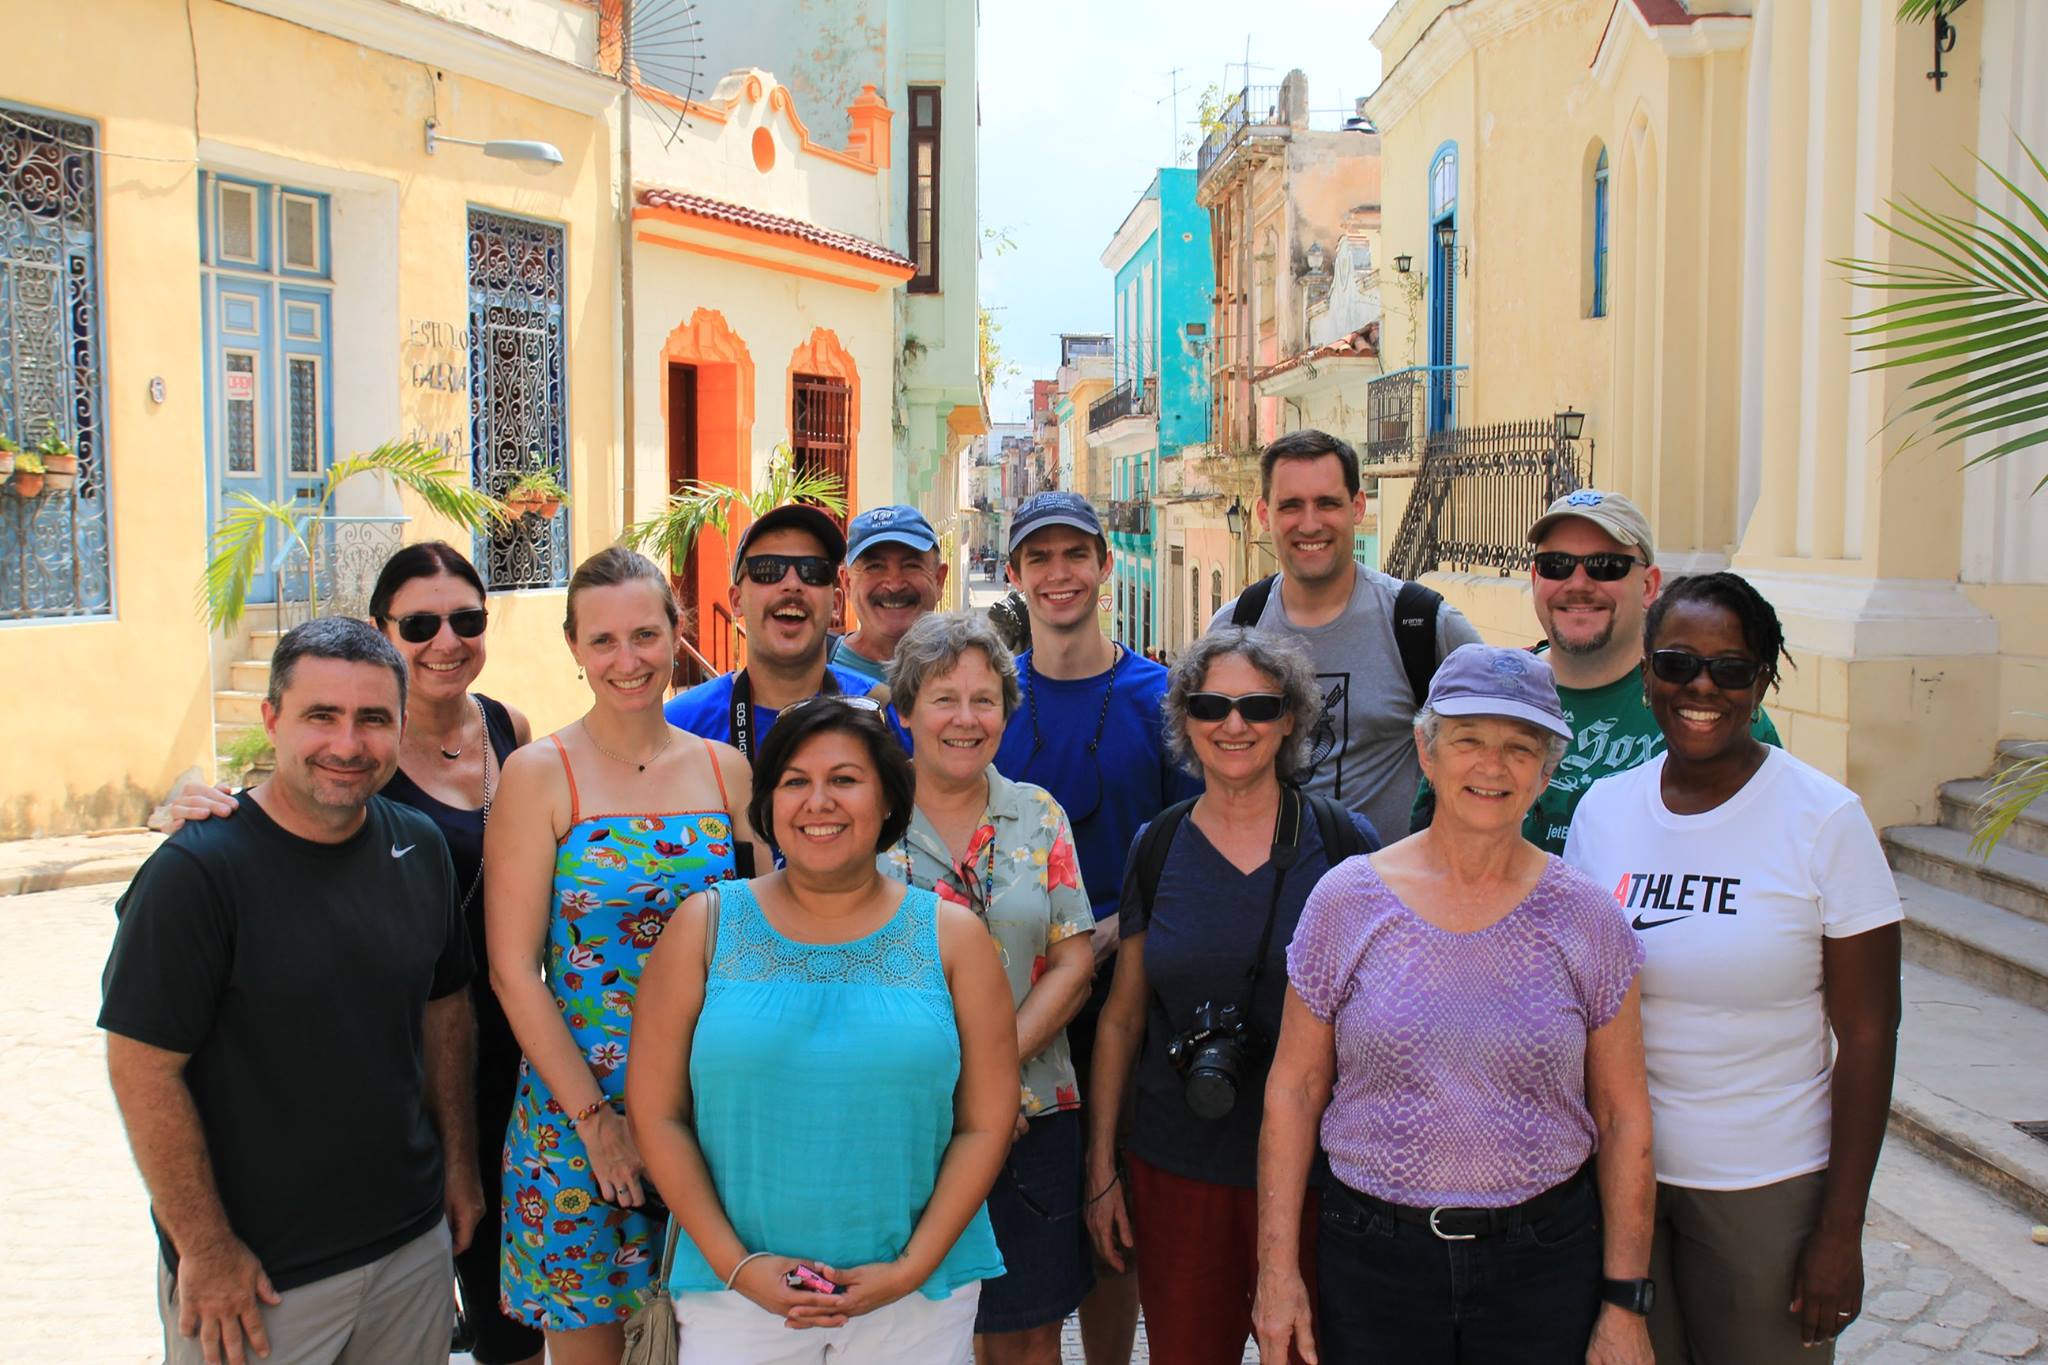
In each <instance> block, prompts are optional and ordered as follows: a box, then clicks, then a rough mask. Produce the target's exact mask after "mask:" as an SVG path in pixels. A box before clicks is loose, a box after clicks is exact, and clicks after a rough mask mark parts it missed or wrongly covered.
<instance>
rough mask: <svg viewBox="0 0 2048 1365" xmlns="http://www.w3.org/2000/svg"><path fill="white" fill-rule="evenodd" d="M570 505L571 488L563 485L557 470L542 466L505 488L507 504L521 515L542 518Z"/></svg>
mask: <svg viewBox="0 0 2048 1365" xmlns="http://www.w3.org/2000/svg"><path fill="white" fill-rule="evenodd" d="M568 505H569V490H568V489H566V488H564V487H562V484H561V481H560V480H559V479H557V478H556V477H555V472H554V471H553V470H552V469H548V468H546V467H545V466H540V467H537V468H534V469H531V470H528V471H527V472H526V473H524V474H522V475H520V476H519V481H518V482H517V483H515V484H513V485H512V486H511V487H510V488H508V489H506V490H505V506H507V507H509V508H511V509H512V511H513V512H515V513H517V514H518V515H519V516H522V517H524V516H536V517H540V518H541V519H542V520H546V519H547V518H549V517H551V516H553V515H554V514H555V513H557V512H559V511H561V510H562V509H563V508H564V507H567V506H568Z"/></svg>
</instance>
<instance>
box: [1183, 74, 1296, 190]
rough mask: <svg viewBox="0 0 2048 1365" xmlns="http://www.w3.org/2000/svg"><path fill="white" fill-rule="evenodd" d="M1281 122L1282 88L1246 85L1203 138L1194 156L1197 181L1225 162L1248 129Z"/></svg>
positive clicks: (1225, 106)
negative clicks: (1219, 163) (1222, 161)
mask: <svg viewBox="0 0 2048 1365" xmlns="http://www.w3.org/2000/svg"><path fill="white" fill-rule="evenodd" d="M1281 122H1284V120H1283V118H1282V117H1281V113H1280V87H1279V86H1277V85H1247V86H1246V87H1245V88H1244V89H1242V90H1240V91H1238V92H1237V93H1236V94H1235V95H1232V96H1231V97H1230V100H1229V102H1228V103H1226V104H1225V105H1224V106H1223V112H1222V113H1221V114H1219V115H1218V116H1217V118H1216V122H1215V124H1214V125H1213V126H1211V127H1210V129H1209V135H1208V136H1207V137H1205V138H1203V139H1202V145H1201V147H1200V149H1199V150H1197V151H1196V153H1195V178H1196V179H1197V180H1199V179H1201V178H1202V177H1203V176H1206V175H1207V174H1209V168H1210V167H1211V166H1213V165H1215V164H1216V163H1217V162H1219V161H1221V160H1222V159H1223V156H1224V153H1226V152H1228V151H1229V150H1230V148H1231V144H1232V143H1234V142H1236V141H1237V139H1238V136H1239V135H1240V134H1242V133H1243V132H1244V130H1245V129H1247V128H1254V127H1259V126H1261V125H1265V124H1277V123H1281Z"/></svg>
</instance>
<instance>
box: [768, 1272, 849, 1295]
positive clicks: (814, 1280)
mask: <svg viewBox="0 0 2048 1365" xmlns="http://www.w3.org/2000/svg"><path fill="white" fill-rule="evenodd" d="M782 1282H783V1283H784V1284H786V1285H788V1286H789V1287H790V1288H791V1289H799V1290H805V1291H808V1292H809V1293H812V1294H837V1293H838V1292H839V1286H838V1285H836V1284H834V1283H832V1281H830V1280H828V1279H826V1278H825V1277H824V1276H823V1275H820V1274H819V1273H818V1272H817V1271H815V1270H813V1269H811V1268H810V1267H809V1266H807V1265H795V1266H791V1267H790V1268H789V1271H788V1273H786V1274H785V1275H783V1277H782Z"/></svg>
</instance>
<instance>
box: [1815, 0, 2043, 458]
mask: <svg viewBox="0 0 2048 1365" xmlns="http://www.w3.org/2000/svg"><path fill="white" fill-rule="evenodd" d="M1907 3H1908V5H1909V6H1911V5H1914V4H1915V3H1916V0H1907ZM1943 3H1944V0H1922V8H1923V13H1924V14H1931V13H1933V12H1934V9H1935V7H1936V5H1937V4H1943ZM1944 7H1946V6H1945V5H1944ZM1901 17H1902V18H1906V17H1909V16H1907V14H1906V13H1905V10H1904V9H1903V8H1902V10H1901ZM2021 150H2022V151H2023V152H2025V154H2026V157H2027V159H2028V160H2029V161H2030V162H2032V164H2033V168H2034V172H2035V174H2036V175H2037V176H2039V177H2040V178H2041V179H2043V180H2044V181H2048V168H2044V167H2043V165H2042V162H2041V159H2040V158H2039V157H2038V156H2036V155H2035V154H2034V152H2033V150H2032V149H2031V148H2028V147H2026V146H2025V145H2024V144H2022V148H2021ZM1978 164H1980V165H1982V166H1983V167H1984V169H1985V170H1987V171H1989V172H1990V173H1991V175H1992V176H1993V177H1995V178H1996V179H1997V180H1998V182H1999V183H2000V184H2001V185H2003V186H2004V187H2005V188H2006V189H2007V191H2009V192H2010V193H2011V194H2012V195H2013V197H2014V199H2015V200H2016V201H2017V202H2018V203H2019V204H2020V205H2021V206H2022V207H2023V209H2024V212H2021V213H2018V214H2016V215H2012V216H2009V215H2007V214H2004V213H2001V212H1999V211H1998V210H1997V209H1995V208H1993V207H1992V206H1991V205H1989V204H1986V203H1985V202H1984V201H1983V200H1982V199H1980V198H1979V197H1978V196H1976V195H1974V194H1971V193H1970V192H1969V191H1967V190H1965V189H1964V188H1963V187H1962V186H1961V185H1959V184H1957V183H1956V182H1955V181H1954V180H1948V181H1947V183H1948V186H1949V188H1950V189H1951V190H1953V191H1954V192H1955V194H1956V196H1957V198H1958V199H1960V200H1961V201H1962V203H1963V205H1964V206H1965V208H1966V211H1965V212H1960V213H1951V212H1945V211H1943V210H1939V209H1934V208H1930V207H1928V206H1927V205H1925V204H1922V203H1920V202H1919V201H1917V200H1913V199H1908V200H1905V201H1903V202H1900V201H1887V204H1886V208H1887V209H1888V210H1889V213H1888V215H1885V216H1873V218H1872V221H1873V222H1875V223H1876V224H1877V225H1878V226H1880V227H1881V228H1883V229H1884V230H1885V231H1886V233H1888V234H1889V235H1890V236H1891V237H1892V239H1893V242H1894V244H1895V247H1896V248H1898V249H1904V248H1908V247H1910V248H1917V250H1918V251H1919V252H1920V253H1924V254H1923V255H1922V256H1921V257H1920V258H1918V259H1912V260H1892V261H1878V260H1870V259H1864V258H1853V257H1852V258H1847V259H1842V260H1837V261H1835V262H1834V264H1835V265H1836V266H1838V267H1840V268H1842V269H1845V270H1847V271H1849V272H1850V275H1849V283H1850V284H1851V285H1852V286H1853V287H1855V288H1858V289H1869V290H1873V291H1880V292H1879V298H1880V299H1881V300H1882V301H1881V302H1878V303H1875V304H1874V305H1873V306H1871V307H1868V308H1865V309H1863V310H1862V311H1860V312H1857V313H1855V314H1853V315H1852V316H1851V317H1850V319H1849V320H1850V321H1851V322H1852V323H1855V324H1858V325H1857V326H1856V327H1854V329H1853V330H1851V332H1850V333H1849V335H1850V336H1851V337H1853V338H1855V339H1856V340H1857V341H1858V343H1859V344H1858V345H1857V348H1856V349H1857V353H1858V354H1859V355H1862V356H1864V357H1866V358H1867V363H1866V364H1864V365H1862V366H1861V370H1862V371H1863V372H1871V371H1879V370H1892V369H1904V370H1909V371H1912V372H1914V377H1913V379H1912V380H1911V381H1910V382H1909V383H1908V384H1907V386H1906V390H1907V396H1908V397H1909V399H1910V400H1911V401H1910V402H1908V403H1907V404H1906V405H1905V406H1903V407H1902V408H1900V409H1899V410H1897V411H1895V412H1893V413H1892V414H1891V416H1890V417H1889V418H1888V420H1887V421H1886V423H1885V426H1886V427H1887V428H1890V427H1892V426H1894V425H1896V424H1900V423H1909V424H1910V426H1911V429H1910V430H1909V431H1908V433H1907V435H1906V437H1905V439H1904V441H1903V442H1902V443H1901V446H1900V448H1901V449H1905V448H1907V447H1910V446H1912V445H1913V444H1915V443H1916V442H1919V441H1922V440H1932V441H1933V442H1934V443H1935V445H1936V446H1937V447H1947V446H1951V445H1954V444H1955V443H1957V442H1959V441H1966V440H1970V439H1972V438H1975V437H1981V436H1986V435H1990V434H1992V433H2007V432H2009V433H2011V434H2010V435H2009V436H2008V437H2007V439H2005V440H2003V441H2001V442H2000V443H1999V444H1998V445H1996V446H1994V447H1992V448H1991V449H1988V450H1986V451H1983V452H1981V453H1979V454H1976V455H1974V456H1972V457H1971V459H1970V460H1969V461H1968V462H1967V463H1968V464H1980V463H1982V462H1984V461H1986V460H1995V459H1999V458H2002V457H2004V456H2006V455H2009V454H2012V453H2013V452H2015V451H2019V450H2025V449H2027V448H2029V447H2032V446H2036V445H2042V444H2048V210H2044V209H2043V208H2042V206H2041V204H2040V203H2039V202H2038V201H2037V200H2036V198H2035V197H2034V196H2033V195H2030V194H2029V193H2027V192H2026V191H2025V190H2024V189H2022V188H2021V186H2020V185H2018V184H2017V183H2015V182H2014V181H2013V180H2012V179H2010V178H2009V177H2007V176H2006V175H2005V174H2003V173H2002V172H2000V171H1999V170H1998V169H1997V168H1996V167H1993V166H1991V165H1990V164H1989V163H1987V162H1985V161H1984V160H1983V159H1982V158H1981V157H1980V158H1978ZM1944 179H1947V178H1946V177H1944ZM2027 220H2031V222H2029V221H2027ZM2043 486H2048V478H2043V479H2042V481H2041V483H2039V484H2036V485H2035V491H2037V492H2038V491H2039V490H2040V488H2041V487H2043Z"/></svg>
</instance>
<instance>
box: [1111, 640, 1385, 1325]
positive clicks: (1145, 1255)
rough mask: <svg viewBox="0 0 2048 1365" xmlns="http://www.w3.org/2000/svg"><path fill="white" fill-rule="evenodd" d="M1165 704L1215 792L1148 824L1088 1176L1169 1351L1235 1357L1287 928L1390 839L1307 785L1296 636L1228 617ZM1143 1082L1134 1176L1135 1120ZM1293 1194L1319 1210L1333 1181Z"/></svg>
mask: <svg viewBox="0 0 2048 1365" xmlns="http://www.w3.org/2000/svg"><path fill="white" fill-rule="evenodd" d="M1161 708H1162V710H1163V712H1164V716H1165V721H1166V739H1167V745H1168V748H1169V750H1170V751H1171V752H1172V753H1173V754H1174V755H1175V757H1177V758H1178V759H1179V760H1180V761H1181V762H1182V763H1184V764H1186V765H1187V766H1188V768H1189V769H1190V771H1193V772H1196V773H1198V774H1200V776H1201V778H1202V780H1203V783H1204V790H1203V794H1202V795H1201V796H1199V797H1197V798H1196V799H1195V800H1193V801H1191V802H1183V803H1181V804H1179V805H1176V806H1170V807H1168V808H1167V809H1166V810H1165V811H1162V812H1161V813H1160V815H1159V817H1158V818H1157V819H1155V820H1154V821H1153V822H1152V823H1151V824H1150V825H1148V826H1146V827H1145V829H1144V830H1142V831H1141V832H1140V833H1139V835H1138V838H1137V840H1136V842H1135V844H1134V845H1133V847H1132V852H1131V858H1130V861H1129V863H1128V864H1127V871H1126V872H1125V875H1124V889H1123V904H1122V906H1121V908H1120V912H1119V917H1120V921H1121V928H1122V937H1121V941H1120V943H1119V946H1118V949H1117V964H1116V975H1115V978H1114V981H1113V983H1112V985H1111V987H1110V995H1109V1002H1108V1004H1107V1005H1105V1006H1104V1007H1103V1011H1102V1021H1101V1023H1100V1024H1099V1025H1098V1026H1097V1032H1096V1042H1095V1056H1094V1064H1093V1067H1092V1073H1093V1075H1092V1081H1091V1087H1090V1090H1089V1094H1088V1106H1089V1108H1088V1115H1089V1125H1088V1127H1089V1146H1088V1191H1089V1194H1090V1195H1091V1196H1094V1195H1098V1194H1099V1195H1100V1197H1099V1198H1097V1199H1094V1200H1093V1201H1092V1202H1091V1203H1090V1205H1089V1207H1088V1225H1089V1233H1090V1235H1091V1236H1092V1237H1093V1238H1094V1240H1095V1247H1096V1250H1097V1252H1098V1253H1099V1254H1101V1256H1102V1257H1103V1258H1104V1259H1105V1260H1106V1261H1108V1262H1109V1263H1110V1264H1111V1265H1113V1266H1115V1267H1117V1268H1118V1269H1122V1266H1123V1257H1124V1254H1125V1252H1126V1251H1127V1250H1128V1249H1130V1248H1133V1247H1135V1248H1136V1250H1137V1253H1138V1256H1137V1260H1138V1299H1139V1302H1140V1303H1141V1304H1143V1305H1144V1310H1145V1330H1146V1332H1147V1334H1148V1339H1149V1340H1150V1342H1151V1345H1152V1354H1153V1358H1154V1359H1156V1360H1173V1361H1189V1362H1210V1361H1225V1360H1228V1361H1235V1360H1237V1359H1239V1358H1240V1357H1241V1356H1242V1355H1243V1354H1244V1344H1245V1339H1246V1338H1247V1337H1248V1336H1250V1335H1251V1330H1252V1291H1253V1288H1254V1285H1255V1282H1256V1271H1257V1264H1258V1262H1257V1257H1256V1254H1255V1253H1256V1249H1257V1225H1258V1218H1257V1206H1256V1203H1255V1201H1254V1176H1255V1174H1256V1164H1257V1156H1258V1143H1259V1123H1260V1107H1259V1095H1260V1092H1261V1091H1262V1089H1263V1088H1264V1084H1265V1075H1266V1067H1267V1063H1268V1061H1269V1060H1270V1058H1271V1057H1272V1051H1273V1040H1274V1039H1275V1038H1277V1037H1278V1036H1279V1033H1280V1004H1281V998H1282V995H1283V992H1284V991H1285V988H1286V977H1287V971H1286V963H1285V954H1286V951H1287V944H1288V941H1289V940H1290V939H1291V938H1292V937H1293V935H1294V925H1295V921H1296V920H1297V919H1299V918H1300V916H1301V908H1302V905H1303V904H1304V903H1305V902H1306V901H1307V899H1308V895H1309V892H1310V890H1311V889H1312V888H1313V887H1314V886H1315V884H1316V881H1317V879H1318V878H1320V877H1321V876H1322V875H1323V874H1324V873H1325V872H1327V871H1328V870H1329V869H1330V868H1331V867H1333V866H1336V865H1337V864H1338V863H1340V862H1342V861H1343V860H1344V859H1345V858H1346V857H1348V856H1350V855H1352V854H1354V853H1363V852H1365V851H1366V850H1368V849H1372V848H1376V847H1378V846H1379V841H1378V839H1377V838H1376V837H1374V835H1373V832H1372V826H1371V825H1370V824H1369V823H1367V822H1366V821H1365V820H1364V819H1363V818H1362V817H1359V816H1355V815H1353V814H1352V813H1351V812H1349V811H1347V810H1344V809H1343V808H1342V807H1340V806H1338V805H1337V804H1336V803H1335V802H1333V801H1331V800H1329V799H1328V798H1326V797H1322V796H1309V795H1306V794H1304V793H1303V792H1301V791H1300V790H1298V789H1297V788H1295V787H1294V786H1293V785H1292V784H1291V780H1290V779H1292V778H1293V776H1294V775H1295V774H1296V773H1298V772H1299V771H1301V768H1302V767H1303V751H1304V749H1305V747H1306V744H1307V741H1308V736H1309V732H1310V730H1311V729H1312V728H1313V726H1314V723H1315V720H1316V717H1317V715H1318V713H1319V712H1320V711H1321V709H1322V695H1321V691H1320V689H1318V687H1317V686H1316V677H1315V667H1314V665H1313V664H1311V663H1310V662H1309V659H1308V655H1307V654H1306V653H1305V652H1304V651H1303V650H1302V648H1301V646H1300V645H1298V644H1296V643H1295V642H1294V641H1293V640H1291V639H1289V638H1287V637H1285V636H1282V635H1278V634H1273V633H1269V632H1266V631H1260V630H1248V629H1244V628H1242V627H1237V626H1227V627H1223V628H1220V629H1218V630H1215V631H1212V632H1210V633H1209V634H1208V635H1206V636H1204V637H1202V638H1201V639H1200V640H1197V641H1195V642H1194V643H1193V644H1192V645H1190V646H1189V647H1188V649H1187V651H1186V652H1185V653H1184V654H1182V655H1181V657H1180V659H1179V660H1178V661H1177V662H1176V663H1175V664H1174V666H1173V671H1172V673H1171V674H1170V675H1169V677H1168V679H1167V687H1166V696H1165V698H1164V699H1163V700H1162V702H1161ZM1134 1087H1135V1090H1136V1100H1137V1103H1136V1109H1135V1115H1134V1118H1133V1120H1132V1123H1131V1127H1130V1137H1129V1142H1128V1146H1127V1148H1126V1149H1125V1151H1124V1152H1123V1153H1122V1156H1123V1158H1124V1161H1123V1171H1122V1173H1121V1174H1119V1171H1118V1160H1117V1158H1118V1152H1117V1148H1116V1143H1117V1123H1118V1118H1119V1116H1120V1115H1121V1114H1122V1113H1123V1110H1124V1097H1125V1095H1126V1094H1127V1093H1130V1091H1131V1090H1132V1089H1133V1088H1134ZM1294 1197H1295V1200H1296V1203H1297V1205H1300V1204H1301V1203H1303V1202H1304V1198H1305V1199H1306V1202H1307V1204H1308V1207H1309V1209H1310V1210H1311V1216H1310V1217H1309V1218H1308V1219H1307V1220H1306V1222H1307V1224H1308V1225H1311V1226H1312V1225H1313V1223H1314V1218H1313V1216H1312V1211H1313V1208H1314V1200H1315V1196H1314V1195H1313V1194H1308V1195H1306V1196H1304V1194H1303V1193H1302V1192H1300V1191H1297V1192H1296V1193H1295V1196H1294ZM1266 1359H1268V1360H1273V1361H1279V1360H1284V1359H1286V1357H1285V1355H1284V1354H1283V1355H1280V1356H1271V1355H1269V1356H1267V1357H1266Z"/></svg>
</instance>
